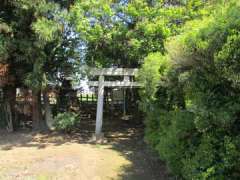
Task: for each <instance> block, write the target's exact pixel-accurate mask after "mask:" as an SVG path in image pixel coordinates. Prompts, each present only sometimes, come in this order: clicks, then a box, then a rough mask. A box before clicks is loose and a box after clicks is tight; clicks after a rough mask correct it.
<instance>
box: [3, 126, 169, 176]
mask: <svg viewBox="0 0 240 180" xmlns="http://www.w3.org/2000/svg"><path fill="white" fill-rule="evenodd" d="M115 122H116V121H115ZM104 131H105V138H106V144H107V145H109V146H107V147H108V148H110V149H112V150H114V151H117V152H118V153H119V154H120V155H121V156H123V157H124V158H125V159H127V160H128V161H130V165H127V166H123V167H121V170H120V173H119V174H118V177H117V179H116V180H167V179H169V176H168V174H167V171H166V168H165V166H164V164H163V163H162V162H161V161H160V160H158V158H157V155H156V154H155V153H153V152H151V150H150V149H149V148H148V146H147V145H146V144H145V143H144V141H143V127H142V125H136V124H129V123H125V122H124V123H123V122H121V123H120V124H119V123H111V125H109V124H108V123H107V122H106V124H105V128H104ZM88 132H89V131H88ZM88 132H85V131H83V132H79V133H74V134H71V135H64V134H60V133H56V132H46V133H34V132H31V131H19V132H15V133H12V134H9V133H7V132H6V131H3V130H0V149H1V150H5V151H8V150H12V149H14V148H17V147H36V148H38V149H43V148H46V147H48V146H61V145H63V144H67V143H80V144H91V143H92V141H91V135H90V134H91V133H88ZM109 158H111V157H109ZM114 180H115V179H114Z"/></svg>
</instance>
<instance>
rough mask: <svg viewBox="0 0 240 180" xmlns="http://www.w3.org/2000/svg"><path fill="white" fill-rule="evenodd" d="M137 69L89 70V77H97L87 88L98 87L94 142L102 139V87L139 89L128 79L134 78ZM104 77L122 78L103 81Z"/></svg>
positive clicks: (135, 83) (137, 85) (137, 84)
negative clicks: (120, 78) (120, 79)
mask: <svg viewBox="0 0 240 180" xmlns="http://www.w3.org/2000/svg"><path fill="white" fill-rule="evenodd" d="M137 72H138V69H126V68H103V69H96V68H92V69H91V70H90V75H92V76H99V79H98V81H90V82H89V86H92V87H98V102H97V116H96V129H95V138H94V139H95V140H96V141H98V140H100V139H102V138H103V133H102V124H103V102H104V87H121V88H133V87H140V86H141V85H140V84H139V83H137V82H131V81H130V77H131V76H135V75H136V74H137ZM104 76H124V80H123V81H104Z"/></svg>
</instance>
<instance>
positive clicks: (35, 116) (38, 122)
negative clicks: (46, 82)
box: [32, 91, 43, 130]
mask: <svg viewBox="0 0 240 180" xmlns="http://www.w3.org/2000/svg"><path fill="white" fill-rule="evenodd" d="M32 121H33V130H41V129H42V127H43V118H42V108H41V91H33V93H32Z"/></svg>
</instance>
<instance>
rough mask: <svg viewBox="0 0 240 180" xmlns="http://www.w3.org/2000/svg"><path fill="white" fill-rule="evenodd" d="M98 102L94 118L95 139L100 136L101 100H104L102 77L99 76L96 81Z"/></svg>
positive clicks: (101, 119) (101, 122)
mask: <svg viewBox="0 0 240 180" xmlns="http://www.w3.org/2000/svg"><path fill="white" fill-rule="evenodd" d="M98 83H99V84H98V101H97V116H96V129H95V133H96V138H97V139H99V138H100V137H101V136H102V124H103V102H104V101H103V100H104V76H102V75H101V76H99V79H98Z"/></svg>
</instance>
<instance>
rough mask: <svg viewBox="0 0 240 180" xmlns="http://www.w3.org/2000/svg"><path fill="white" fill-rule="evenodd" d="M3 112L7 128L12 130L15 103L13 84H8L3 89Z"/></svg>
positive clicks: (14, 123)
mask: <svg viewBox="0 0 240 180" xmlns="http://www.w3.org/2000/svg"><path fill="white" fill-rule="evenodd" d="M3 93H4V104H5V113H6V120H7V130H8V131H9V132H13V130H14V127H16V122H14V119H15V118H14V117H15V104H16V88H15V87H14V86H8V87H5V88H4V89H3Z"/></svg>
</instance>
